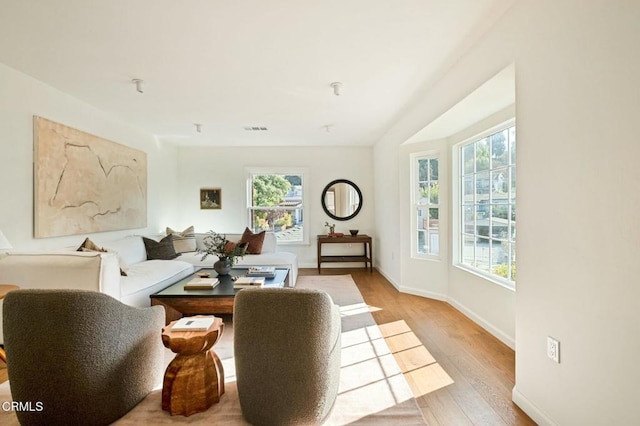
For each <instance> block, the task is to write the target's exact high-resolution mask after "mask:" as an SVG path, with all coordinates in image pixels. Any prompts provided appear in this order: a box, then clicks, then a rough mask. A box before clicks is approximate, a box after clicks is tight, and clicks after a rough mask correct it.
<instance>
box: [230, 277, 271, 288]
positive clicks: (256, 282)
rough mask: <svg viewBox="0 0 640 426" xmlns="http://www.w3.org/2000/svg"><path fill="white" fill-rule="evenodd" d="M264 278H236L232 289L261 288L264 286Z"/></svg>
mask: <svg viewBox="0 0 640 426" xmlns="http://www.w3.org/2000/svg"><path fill="white" fill-rule="evenodd" d="M264 279H265V278H264V277H238V278H237V279H236V280H235V281H234V283H233V287H234V288H244V287H262V286H263V285H264Z"/></svg>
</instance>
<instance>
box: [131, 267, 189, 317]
mask: <svg viewBox="0 0 640 426" xmlns="http://www.w3.org/2000/svg"><path fill="white" fill-rule="evenodd" d="M127 273H128V276H127V277H122V278H121V280H120V285H121V288H120V291H121V293H122V298H123V299H124V298H125V297H126V296H129V295H132V294H134V293H136V292H139V291H141V290H147V289H148V288H149V287H151V286H153V285H155V284H156V283H160V282H163V281H166V282H167V284H166V285H167V286H168V285H170V284H172V283H174V282H175V281H177V280H179V279H180V278H182V277H184V276H187V275H189V274H191V273H193V265H192V264H190V263H187V262H182V261H180V260H170V261H168V260H159V259H153V260H147V261H146V262H140V263H136V264H133V265H131V266H130V267H129V269H127ZM146 302H147V306H148V304H149V296H148V294H147V295H146Z"/></svg>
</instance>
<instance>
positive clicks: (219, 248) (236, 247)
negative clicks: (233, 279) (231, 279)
mask: <svg viewBox="0 0 640 426" xmlns="http://www.w3.org/2000/svg"><path fill="white" fill-rule="evenodd" d="M202 243H203V245H204V249H198V253H200V254H202V258H201V259H200V260H205V259H206V258H207V257H209V256H210V255H215V256H217V257H218V260H217V261H216V262H215V263H214V264H213V269H215V271H216V272H217V273H218V275H228V274H229V272H230V271H231V268H232V267H233V265H235V264H236V262H237V261H238V257H243V256H244V253H245V250H246V247H245V245H244V244H236V243H233V242H231V241H229V240H227V236H226V235H225V234H218V233H216V232H213V231H209V232H207V235H206V236H205V237H204V239H203V240H202Z"/></svg>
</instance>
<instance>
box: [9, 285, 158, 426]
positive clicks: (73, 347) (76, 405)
mask: <svg viewBox="0 0 640 426" xmlns="http://www.w3.org/2000/svg"><path fill="white" fill-rule="evenodd" d="M3 317H4V338H5V349H6V352H7V368H8V374H9V385H10V387H11V394H12V398H13V400H14V401H21V402H30V403H31V411H17V412H16V415H17V417H18V420H19V421H20V423H21V424H22V425H42V424H47V425H107V424H110V423H112V422H113V421H115V420H117V419H118V418H120V417H122V416H123V415H124V414H126V413H127V412H128V411H129V410H131V409H132V408H133V407H134V406H135V405H136V404H138V403H139V402H140V401H141V400H142V399H143V398H144V397H145V396H146V395H147V394H148V393H149V392H151V390H153V388H154V387H155V386H156V385H158V384H159V383H160V382H161V380H162V369H163V351H164V349H163V345H162V341H161V339H160V333H161V330H162V327H163V326H164V309H163V308H162V307H158V306H154V307H149V308H133V307H131V306H127V305H125V304H123V303H121V302H120V301H118V300H116V299H114V298H112V297H111V296H108V295H106V294H103V293H98V292H93V291H85V290H15V291H12V292H10V293H9V294H7V296H6V298H5V299H4V309H3Z"/></svg>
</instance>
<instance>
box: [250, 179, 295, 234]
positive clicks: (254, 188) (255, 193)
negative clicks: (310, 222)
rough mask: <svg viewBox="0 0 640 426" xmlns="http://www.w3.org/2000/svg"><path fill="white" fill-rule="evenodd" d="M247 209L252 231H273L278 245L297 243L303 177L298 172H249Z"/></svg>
mask: <svg viewBox="0 0 640 426" xmlns="http://www.w3.org/2000/svg"><path fill="white" fill-rule="evenodd" d="M248 181H249V185H248V194H247V195H248V197H247V198H248V210H249V223H250V226H249V227H250V228H251V229H252V230H253V232H260V231H263V230H265V231H273V232H274V233H275V235H276V238H277V240H278V243H279V244H286V243H301V242H304V241H307V240H308V238H307V236H306V233H305V229H304V225H303V223H304V209H303V206H304V203H303V202H304V176H303V173H301V172H294V171H291V172H290V173H280V172H277V173H275V172H255V171H253V172H249V179H248Z"/></svg>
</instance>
